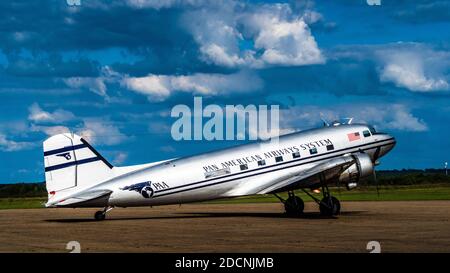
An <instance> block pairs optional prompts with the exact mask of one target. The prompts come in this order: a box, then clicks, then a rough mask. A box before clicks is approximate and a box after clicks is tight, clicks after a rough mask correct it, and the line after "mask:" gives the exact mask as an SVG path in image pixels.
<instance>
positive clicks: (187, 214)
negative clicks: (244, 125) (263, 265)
mask: <svg viewBox="0 0 450 273" xmlns="http://www.w3.org/2000/svg"><path fill="white" fill-rule="evenodd" d="M364 212H365V211H345V212H341V214H340V215H341V216H357V215H361V214H363V213H364ZM175 214H176V215H167V216H148V217H146V216H144V217H129V218H122V217H119V218H115V217H114V216H110V217H107V218H106V220H105V221H128V220H169V219H195V218H227V217H256V218H280V219H282V218H284V219H292V220H296V219H297V220H301V219H339V216H337V217H330V216H323V215H321V214H320V213H319V212H305V213H303V215H302V216H299V217H293V216H288V215H286V214H285V213H276V212H270V213H268V212H192V213H190V212H180V213H175ZM45 221H46V222H59V223H77V222H97V221H96V220H95V219H90V218H76V219H75V218H69V219H47V220H45Z"/></svg>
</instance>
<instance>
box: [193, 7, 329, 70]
mask: <svg viewBox="0 0 450 273" xmlns="http://www.w3.org/2000/svg"><path fill="white" fill-rule="evenodd" d="M321 19H322V15H321V14H320V13H317V12H313V11H311V10H308V11H307V12H306V11H305V12H303V15H301V14H300V15H298V14H296V13H295V12H294V11H293V10H292V8H291V6H290V5H289V4H273V5H269V4H266V5H243V4H236V3H235V2H224V3H223V4H222V5H221V7H220V9H219V8H216V9H212V8H209V9H201V10H195V11H191V12H188V13H186V15H185V16H184V22H185V24H186V26H187V27H188V29H189V31H190V32H191V33H192V35H193V37H194V39H195V40H196V42H197V43H198V44H199V47H200V52H201V54H202V55H201V58H202V60H204V61H206V62H210V63H213V64H216V65H219V66H225V67H253V68H261V67H265V66H270V65H283V66H299V65H309V64H318V63H323V62H324V61H325V59H324V57H323V55H322V53H321V51H320V49H319V48H318V45H317V43H316V41H315V39H314V37H313V36H312V34H311V31H310V29H309V27H308V24H307V22H311V23H314V22H317V21H319V20H321ZM241 43H247V44H248V46H246V47H242V46H241Z"/></svg>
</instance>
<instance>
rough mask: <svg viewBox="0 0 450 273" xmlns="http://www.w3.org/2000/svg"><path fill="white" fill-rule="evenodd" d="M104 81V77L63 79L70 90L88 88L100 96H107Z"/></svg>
mask: <svg viewBox="0 0 450 273" xmlns="http://www.w3.org/2000/svg"><path fill="white" fill-rule="evenodd" d="M104 80H105V79H104V78H102V77H98V78H94V77H71V78H66V79H63V81H64V83H65V84H66V85H67V86H69V87H70V88H87V89H89V90H90V91H92V92H94V93H96V94H98V95H100V96H106V84H105V82H104Z"/></svg>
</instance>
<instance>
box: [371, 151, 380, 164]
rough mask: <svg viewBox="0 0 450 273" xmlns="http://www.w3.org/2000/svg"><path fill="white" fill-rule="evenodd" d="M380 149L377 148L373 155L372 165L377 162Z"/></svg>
mask: <svg viewBox="0 0 450 273" xmlns="http://www.w3.org/2000/svg"><path fill="white" fill-rule="evenodd" d="M380 152H381V148H380V147H378V148H377V149H376V150H375V153H374V154H373V163H376V162H377V159H378V158H379V157H380Z"/></svg>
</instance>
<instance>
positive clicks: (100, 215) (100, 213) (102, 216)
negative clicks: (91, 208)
mask: <svg viewBox="0 0 450 273" xmlns="http://www.w3.org/2000/svg"><path fill="white" fill-rule="evenodd" d="M105 217H106V214H105V213H104V212H103V211H101V210H99V211H97V212H96V213H95V215H94V218H95V220H97V221H102V220H105Z"/></svg>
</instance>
